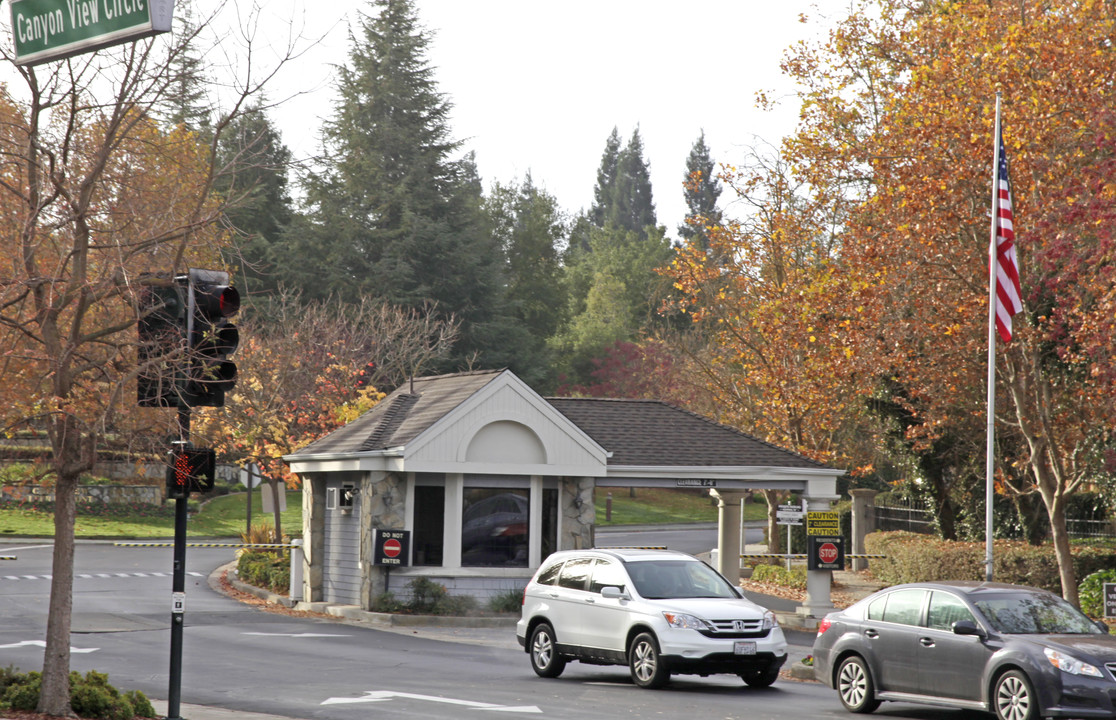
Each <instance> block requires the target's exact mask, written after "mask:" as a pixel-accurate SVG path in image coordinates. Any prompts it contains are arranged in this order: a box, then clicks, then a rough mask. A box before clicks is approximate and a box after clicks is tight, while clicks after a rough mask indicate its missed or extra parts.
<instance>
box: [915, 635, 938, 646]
mask: <svg viewBox="0 0 1116 720" xmlns="http://www.w3.org/2000/svg"><path fill="white" fill-rule="evenodd" d="M918 642H919V644H921V645H922V647H934V640H933V638H928V637H921V638H919V639H918Z"/></svg>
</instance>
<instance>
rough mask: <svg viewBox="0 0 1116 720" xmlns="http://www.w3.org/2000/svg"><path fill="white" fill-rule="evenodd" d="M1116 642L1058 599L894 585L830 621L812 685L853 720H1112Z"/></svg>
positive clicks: (946, 585)
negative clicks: (928, 711) (881, 710)
mask: <svg viewBox="0 0 1116 720" xmlns="http://www.w3.org/2000/svg"><path fill="white" fill-rule="evenodd" d="M1114 673H1116V636H1112V635H1109V634H1108V629H1107V627H1106V626H1105V625H1104V623H1102V622H1093V621H1092V620H1090V619H1089V618H1087V617H1086V616H1085V615H1083V614H1082V613H1081V611H1079V610H1078V609H1077V608H1075V607H1073V606H1072V605H1070V604H1069V603H1067V602H1066V601H1065V600H1063V599H1062V598H1060V597H1058V596H1057V595H1054V594H1053V593H1049V592H1046V591H1045V590H1039V589H1037V588H1030V587H1022V586H1019V585H1005V584H1000V583H976V582H936V583H914V584H909V585H896V586H895V587H891V588H887V589H885V590H881V591H879V592H878V593H875V594H874V595H871V596H869V597H867V598H865V599H863V600H861V601H860V602H858V603H856V604H855V605H852V606H850V607H848V608H847V609H845V610H843V611H840V612H835V613H830V614H829V615H827V616H826V617H825V618H824V619H823V620H822V622H821V623H820V624H819V625H818V635H817V638H816V639H815V640H814V674H815V676H816V677H817V679H818V680H819V681H821V682H823V683H826V684H827V685H829V687H831V688H834V689H836V690H837V693H838V696H839V697H840V699H841V703H842V704H843V705H844V706H845V708H846V709H847V710H849V711H850V712H854V713H868V712H872V711H873V710H875V709H876V708H877V707H879V705H880V702H881V701H884V700H891V701H898V702H911V703H921V704H926V705H939V706H944V707H956V708H970V709H975V710H983V711H986V712H994V713H996V717H998V718H1000V720H1036V719H1037V718H1040V717H1073V718H1113V717H1116V675H1114Z"/></svg>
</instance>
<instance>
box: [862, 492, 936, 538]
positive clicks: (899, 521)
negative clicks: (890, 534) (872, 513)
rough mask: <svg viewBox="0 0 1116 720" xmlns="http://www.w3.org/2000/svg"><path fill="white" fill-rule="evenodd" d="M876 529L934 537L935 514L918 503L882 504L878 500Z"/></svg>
mask: <svg viewBox="0 0 1116 720" xmlns="http://www.w3.org/2000/svg"><path fill="white" fill-rule="evenodd" d="M876 500H877V502H876V529H877V530H906V531H907V532H916V533H922V534H924V535H933V534H934V532H935V529H934V514H933V513H932V512H930V509H929V508H928V507H927V506H926V505H925V504H924V503H920V502H917V501H912V502H906V503H897V502H893V501H886V500H885V501H883V502H880V501H879V498H877V499H876Z"/></svg>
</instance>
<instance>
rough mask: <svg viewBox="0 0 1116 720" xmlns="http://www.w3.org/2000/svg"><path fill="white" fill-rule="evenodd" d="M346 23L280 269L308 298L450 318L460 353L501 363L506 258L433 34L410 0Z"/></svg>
mask: <svg viewBox="0 0 1116 720" xmlns="http://www.w3.org/2000/svg"><path fill="white" fill-rule="evenodd" d="M371 7H372V8H373V9H374V10H375V12H374V13H373V14H369V15H363V14H362V15H361V16H360V19H359V21H358V25H357V28H356V29H355V31H350V44H351V48H350V51H349V61H348V64H347V65H346V66H344V67H341V68H339V69H338V78H339V79H338V95H339V98H340V99H339V101H338V103H337V107H336V109H335V113H334V116H333V117H332V118H331V119H329V120H328V121H327V122H326V124H325V126H324V129H323V146H324V152H325V157H324V167H323V168H322V170H321V172H318V173H315V174H311V175H309V176H308V177H306V178H305V180H304V187H305V191H306V193H305V194H306V199H307V213H306V218H305V219H303V220H300V221H298V222H296V223H295V224H294V226H293V227H292V230H291V231H290V232H288V233H286V235H285V238H284V242H283V244H282V246H281V247H280V248H278V249H277V257H278V258H281V259H282V262H281V264H280V265H279V266H278V267H277V268H276V269H277V272H278V273H279V277H280V278H281V279H282V280H283V281H284V282H286V283H288V284H293V285H295V286H296V287H299V288H301V290H302V293H303V297H305V298H307V299H314V298H321V297H324V296H327V295H330V294H339V295H340V296H341V297H342V298H343V299H346V300H349V301H356V300H357V299H358V298H361V297H363V296H369V295H370V296H374V297H379V298H381V299H383V300H386V301H388V302H391V303H393V304H398V305H404V306H410V307H426V306H427V305H428V304H429V303H430V302H431V301H434V302H435V303H437V308H438V311H440V312H441V313H444V314H446V315H449V314H453V315H454V317H455V318H456V319H457V320H458V321H459V322H460V323H461V334H460V336H459V338H458V343H457V346H456V347H455V350H454V354H453V360H452V362H453V363H455V364H456V365H457V366H461V365H464V364H489V365H494V364H497V363H501V362H502V361H503V360H505V359H506V358H507V357H509V356H514V353H515V350H516V347H517V345H516V339H515V337H513V336H520V335H522V333H521V332H520V329H519V328H516V327H515V323H514V321H513V318H512V317H511V315H510V313H509V311H508V308H507V304H506V302H505V300H504V297H503V290H504V279H503V276H502V273H503V258H502V256H501V254H500V248H499V246H498V245H497V244H496V243H495V241H494V239H493V238H492V235H491V233H490V232H489V231H488V227H487V223H486V221H485V219H484V217H483V213H482V211H481V200H482V196H481V187H480V181H479V178H478V177H477V175H476V169H475V166H473V164H472V163H471V161H470V160H468V159H466V160H457V161H455V160H453V159H452V158H451V156H452V154H453V153H455V152H456V151H457V150H458V149H459V143H456V142H454V141H452V140H451V139H450V131H449V126H448V118H449V113H450V109H451V106H450V103H449V102H448V101H447V100H446V99H445V97H444V96H443V95H442V94H441V93H440V92H439V91H438V89H437V87H436V84H435V81H434V75H433V70H432V68H431V67H430V66H429V65H428V64H427V61H426V50H427V45H428V39H427V38H426V36H425V35H424V34H423V33H422V31H421V28H420V26H419V23H418V18H417V12H416V10H415V8H414V5H413V3H412V2H411V1H410V0H373V2H372V3H371Z"/></svg>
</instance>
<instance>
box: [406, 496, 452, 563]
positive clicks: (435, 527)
mask: <svg viewBox="0 0 1116 720" xmlns="http://www.w3.org/2000/svg"><path fill="white" fill-rule="evenodd" d="M445 514H446V489H445V488H444V487H441V486H430V485H416V486H415V526H414V527H415V530H414V536H413V538H412V547H413V550H414V557H415V559H414V563H415V565H434V566H441V564H442V548H443V545H444V542H443V525H444V523H443V522H442V521H443V519H444V518H445Z"/></svg>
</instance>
